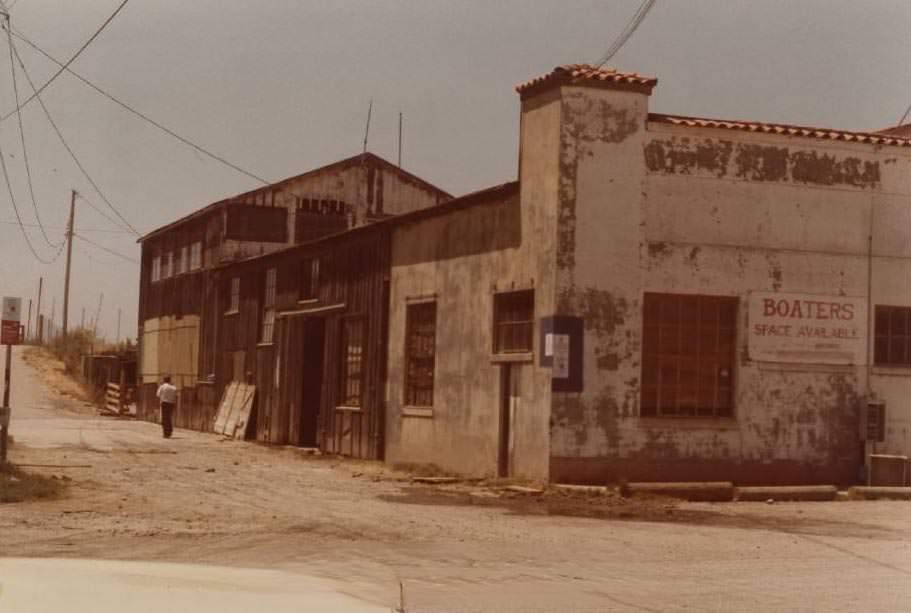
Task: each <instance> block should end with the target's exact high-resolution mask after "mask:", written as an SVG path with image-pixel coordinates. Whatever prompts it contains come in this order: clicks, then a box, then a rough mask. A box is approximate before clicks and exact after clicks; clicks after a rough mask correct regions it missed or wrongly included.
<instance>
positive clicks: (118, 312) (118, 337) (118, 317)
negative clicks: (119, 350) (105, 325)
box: [114, 308, 122, 344]
mask: <svg viewBox="0 0 911 613" xmlns="http://www.w3.org/2000/svg"><path fill="white" fill-rule="evenodd" d="M121 310H122V309H119V308H118V309H117V340H116V341H114V343H115V344H119V343H120V315H121Z"/></svg>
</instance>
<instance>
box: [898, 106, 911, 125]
mask: <svg viewBox="0 0 911 613" xmlns="http://www.w3.org/2000/svg"><path fill="white" fill-rule="evenodd" d="M908 115H911V104H909V105H908V109H907V110H906V111H905V114H904V115H902V118H901V119H899V120H898V124H896V125H899V126H901V125H904V123H905V120H906V119H908Z"/></svg>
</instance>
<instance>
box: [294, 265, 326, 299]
mask: <svg viewBox="0 0 911 613" xmlns="http://www.w3.org/2000/svg"><path fill="white" fill-rule="evenodd" d="M320 260H321V258H319V257H309V258H304V259H303V260H301V263H300V269H299V271H298V295H297V299H298V302H313V301H315V300H318V299H319V283H320V267H321V263H320Z"/></svg>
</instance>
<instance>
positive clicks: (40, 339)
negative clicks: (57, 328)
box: [35, 277, 44, 345]
mask: <svg viewBox="0 0 911 613" xmlns="http://www.w3.org/2000/svg"><path fill="white" fill-rule="evenodd" d="M43 286H44V277H38V309H37V310H36V311H35V321H37V322H38V344H39V345H43V344H44V320H43V319H41V290H42V289H43Z"/></svg>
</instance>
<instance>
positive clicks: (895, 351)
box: [873, 305, 911, 366]
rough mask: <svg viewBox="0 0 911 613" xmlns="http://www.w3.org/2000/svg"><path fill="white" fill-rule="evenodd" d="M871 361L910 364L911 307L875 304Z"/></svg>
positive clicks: (882, 363) (879, 363)
mask: <svg viewBox="0 0 911 613" xmlns="http://www.w3.org/2000/svg"><path fill="white" fill-rule="evenodd" d="M875 313H876V315H875V318H874V324H873V325H874V327H873V334H874V344H873V363H874V364H875V365H877V366H911V307H898V306H880V305H877V306H876V311H875Z"/></svg>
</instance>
